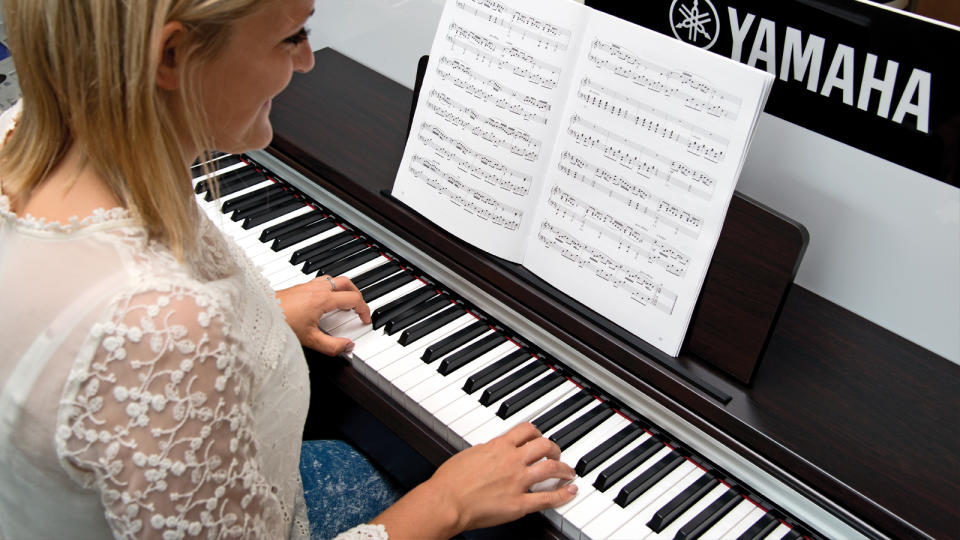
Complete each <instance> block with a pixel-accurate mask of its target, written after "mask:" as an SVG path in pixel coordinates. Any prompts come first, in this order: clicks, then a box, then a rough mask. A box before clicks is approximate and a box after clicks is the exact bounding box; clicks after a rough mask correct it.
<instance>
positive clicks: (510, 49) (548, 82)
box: [446, 23, 560, 89]
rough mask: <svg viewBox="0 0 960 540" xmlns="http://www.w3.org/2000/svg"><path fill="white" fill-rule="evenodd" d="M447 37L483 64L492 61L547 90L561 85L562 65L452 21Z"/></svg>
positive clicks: (502, 68)
mask: <svg viewBox="0 0 960 540" xmlns="http://www.w3.org/2000/svg"><path fill="white" fill-rule="evenodd" d="M446 40H447V41H448V42H449V43H450V44H451V46H452V47H453V48H459V49H461V50H462V51H463V52H464V53H469V54H472V55H473V56H474V57H475V58H476V60H478V61H479V62H480V63H485V64H489V65H491V66H494V67H496V68H498V69H500V70H505V71H509V72H511V73H513V74H514V75H516V76H518V77H521V78H523V79H526V80H527V81H529V82H530V83H533V84H535V85H537V86H542V87H544V88H547V89H553V88H556V87H557V85H558V84H560V68H559V67H558V66H555V65H553V64H551V63H549V62H544V61H542V60H539V59H537V58H536V57H535V56H533V55H532V54H530V53H528V52H527V51H525V50H523V49H521V48H519V47H516V46H514V45H508V44H503V43H500V42H498V41H495V40H493V39H489V38H486V37H483V36H481V35H480V34H477V33H476V32H473V31H472V30H468V29H466V28H464V27H462V26H460V25H459V24H456V23H451V24H450V26H449V29H448V31H447V35H446Z"/></svg>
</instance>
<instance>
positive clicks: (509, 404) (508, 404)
mask: <svg viewBox="0 0 960 540" xmlns="http://www.w3.org/2000/svg"><path fill="white" fill-rule="evenodd" d="M565 380H566V379H564V378H563V376H562V375H560V374H559V373H557V372H553V373H551V374H549V375H547V376H546V377H544V378H542V379H540V380H539V381H537V382H535V383H533V384H532V385H530V387H529V388H527V389H526V390H525V391H524V392H522V393H521V394H518V395H513V396H510V397H508V398H507V399H505V400H503V403H501V404H500V409H499V410H497V416H499V417H500V418H503V419H504V420H506V419H507V418H510V417H511V416H513V415H514V414H515V413H516V412H517V411H519V410H521V409H523V408H524V407H526V406H527V405H530V404H531V403H533V402H534V401H536V400H538V399H540V398H542V397H543V396H545V395H547V393H548V392H550V391H551V390H553V389H554V388H556V387H558V386H560V385H561V384H563V381H565Z"/></svg>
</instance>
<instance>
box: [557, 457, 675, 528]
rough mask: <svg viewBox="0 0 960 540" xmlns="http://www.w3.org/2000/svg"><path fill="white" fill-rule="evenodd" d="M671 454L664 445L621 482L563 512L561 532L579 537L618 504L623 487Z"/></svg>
mask: <svg viewBox="0 0 960 540" xmlns="http://www.w3.org/2000/svg"><path fill="white" fill-rule="evenodd" d="M635 442H636V441H635ZM670 452H673V450H672V449H671V448H669V447H667V446H666V445H664V447H663V448H662V449H661V450H660V451H659V452H657V453H656V454H654V455H652V456H650V459H648V460H646V461H644V462H643V463H641V464H640V465H638V466H637V467H636V468H635V469H634V470H633V471H631V472H630V473H629V474H627V475H626V476H624V477H623V478H621V479H620V481H619V482H617V483H615V484H613V485H612V486H610V487H609V488H607V490H606V491H599V490H596V489H595V490H593V492H592V493H590V495H588V496H586V497H585V498H584V499H583V500H582V501H580V503H579V504H577V505H575V506H573V508H570V509H569V510H568V511H566V512H562V513H561V515H562V516H563V523H562V525H561V530H562V531H563V532H564V534H567V535H568V536H569V535H578V534H579V532H580V531H581V530H583V528H584V527H586V525H587V524H588V523H590V521H592V520H593V519H594V518H596V517H597V516H599V515H600V514H602V513H603V512H604V511H605V510H606V509H607V508H609V507H610V506H611V505H615V504H616V503H614V502H613V501H614V499H615V498H616V496H617V494H618V493H620V490H621V489H623V486H625V485H627V484H628V483H630V481H631V480H633V479H634V478H636V477H637V476H640V475H641V474H643V472H644V471H646V470H647V469H649V468H650V467H651V466H652V465H653V464H655V463H657V462H658V461H660V460H661V459H662V458H663V457H665V456H666V455H667V454H669V453H670ZM618 459H619V458H618ZM614 462H615V461H608V462H607V464H613V463H614ZM588 477H589V475H588ZM634 502H636V501H634ZM611 532H612V531H611Z"/></svg>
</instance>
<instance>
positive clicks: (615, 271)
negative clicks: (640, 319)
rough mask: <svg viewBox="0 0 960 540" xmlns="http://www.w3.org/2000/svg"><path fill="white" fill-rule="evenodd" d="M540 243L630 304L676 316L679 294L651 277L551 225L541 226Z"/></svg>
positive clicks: (548, 223) (544, 222) (538, 235)
mask: <svg viewBox="0 0 960 540" xmlns="http://www.w3.org/2000/svg"><path fill="white" fill-rule="evenodd" d="M537 241H538V242H540V244H542V245H543V246H544V247H546V248H547V249H550V250H552V251H555V252H557V253H559V254H560V255H561V256H562V257H564V258H565V259H567V260H568V261H570V262H572V263H573V264H575V265H577V266H578V267H579V268H584V269H586V270H588V271H590V272H592V273H593V274H594V275H596V276H597V277H598V278H600V279H602V280H604V281H605V282H607V283H608V284H609V285H610V286H611V287H613V288H616V289H619V290H622V291H624V292H626V293H627V296H628V297H629V298H630V299H631V300H633V301H635V302H637V303H639V304H641V305H644V306H651V307H654V308H656V309H658V310H660V311H661V312H663V313H665V314H667V315H671V314H672V313H673V309H674V307H675V306H676V303H677V295H676V293H674V292H673V291H670V290H668V289H667V288H666V287H664V284H663V283H660V282H658V281H656V280H655V279H654V278H653V277H651V276H650V274H647V273H646V272H643V271H642V270H638V269H636V268H631V267H629V266H627V265H624V264H620V263H617V262H616V261H615V260H614V258H612V257H610V256H609V255H607V254H606V253H604V252H603V251H601V250H600V249H598V248H596V247H594V246H591V245H589V244H587V243H585V242H582V241H580V240H577V239H576V238H574V237H573V236H572V235H570V234H568V233H566V232H564V231H563V229H561V228H560V227H557V226H555V225H553V224H551V223H550V222H549V221H543V222H542V223H541V224H540V231H539V232H538V233H537Z"/></svg>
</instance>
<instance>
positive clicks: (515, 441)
mask: <svg viewBox="0 0 960 540" xmlns="http://www.w3.org/2000/svg"><path fill="white" fill-rule="evenodd" d="M500 437H502V438H503V439H504V440H506V441H507V442H509V443H510V444H512V445H514V446H517V447H519V446H523V445H524V444H526V443H528V442H530V441H532V440H534V439H538V438H540V430H538V429H537V428H536V427H534V425H533V424H531V423H529V422H524V423H522V424H517V425H516V426H514V427H513V428H511V429H510V431H508V432H506V433H504V434H503V435H501V436H500ZM534 461H535V460H534Z"/></svg>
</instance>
